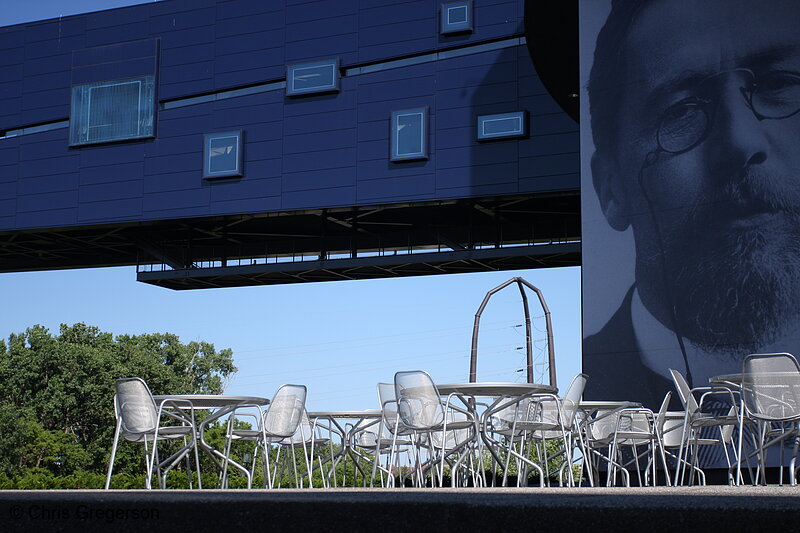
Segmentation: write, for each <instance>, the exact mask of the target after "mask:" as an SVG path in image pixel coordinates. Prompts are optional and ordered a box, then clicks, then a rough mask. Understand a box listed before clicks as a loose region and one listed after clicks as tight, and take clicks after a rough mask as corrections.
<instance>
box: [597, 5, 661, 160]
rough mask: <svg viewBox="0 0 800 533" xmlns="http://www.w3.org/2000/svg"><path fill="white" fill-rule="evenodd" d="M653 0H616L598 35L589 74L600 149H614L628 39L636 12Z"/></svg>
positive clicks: (598, 148)
mask: <svg viewBox="0 0 800 533" xmlns="http://www.w3.org/2000/svg"><path fill="white" fill-rule="evenodd" d="M651 1H652V0H613V2H612V4H611V13H610V14H609V15H608V18H607V19H606V23H605V24H604V25H603V28H602V29H601V30H600V33H599V34H598V36H597V43H596V45H595V49H594V61H593V63H592V71H591V73H590V75H589V86H588V87H587V89H588V92H589V112H590V113H591V126H592V137H593V138H594V145H595V150H597V151H598V152H601V151H606V150H610V149H612V148H614V143H615V142H616V138H617V135H618V134H619V110H620V107H621V105H622V104H621V100H622V98H623V94H622V92H623V91H621V90H620V81H621V80H622V78H623V76H624V75H625V72H624V68H625V66H624V61H625V57H624V56H625V40H626V37H627V36H628V32H629V31H630V29H631V24H632V23H633V20H634V18H636V15H637V14H638V13H639V11H641V9H642V7H643V6H645V5H646V4H648V3H650V2H651Z"/></svg>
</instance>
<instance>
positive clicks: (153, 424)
mask: <svg viewBox="0 0 800 533" xmlns="http://www.w3.org/2000/svg"><path fill="white" fill-rule="evenodd" d="M115 388H116V395H115V396H114V411H115V413H116V418H117V423H116V429H115V431H114V444H113V446H112V448H111V460H110V462H109V465H108V474H107V475H106V484H105V488H106V489H108V488H109V487H110V486H111V473H112V471H113V468H114V459H115V458H116V454H117V445H118V444H119V439H120V437H122V438H124V439H125V440H127V441H130V442H141V443H143V444H144V451H145V463H146V477H145V487H146V488H148V489H151V488H152V477H153V474H156V475H157V476H158V484H159V488H162V489H163V488H166V483H167V474H168V473H169V471H170V470H171V469H172V468H173V467H175V466H176V465H177V464H178V463H179V462H180V461H181V460H182V459H184V458H185V459H186V470H187V473H188V475H189V488H191V487H192V471H191V467H190V464H189V463H190V461H189V457H188V456H189V452H191V451H192V450H193V451H194V459H195V465H196V467H197V483H198V486H199V487H200V488H202V481H201V479H200V456H199V454H198V450H197V425H196V423H195V419H194V408H193V406H192V402H190V401H188V400H177V399H166V400H163V401H162V402H161V403H160V404H158V405H156V403H155V401H154V400H153V395H152V393H151V392H150V389H149V388H148V386H147V383H145V382H144V380H143V379H141V378H123V379H118V380H116V383H115ZM164 422H171V424H165V423H164ZM176 424H177V425H176ZM178 439H182V440H183V446H182V447H180V448H179V449H178V450H177V451H175V452H174V453H172V454H171V455H170V456H169V457H167V458H166V459H163V460H162V459H160V458H159V454H158V443H159V442H163V441H174V440H178ZM148 448H149V449H148Z"/></svg>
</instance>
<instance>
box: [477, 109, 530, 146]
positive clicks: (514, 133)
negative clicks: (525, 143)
mask: <svg viewBox="0 0 800 533" xmlns="http://www.w3.org/2000/svg"><path fill="white" fill-rule="evenodd" d="M527 126H528V113H527V112H526V111H515V112H513V113H500V114H498V115H481V116H479V117H478V140H479V141H488V140H492V139H510V138H514V137H525V136H526V135H527V134H528V128H527Z"/></svg>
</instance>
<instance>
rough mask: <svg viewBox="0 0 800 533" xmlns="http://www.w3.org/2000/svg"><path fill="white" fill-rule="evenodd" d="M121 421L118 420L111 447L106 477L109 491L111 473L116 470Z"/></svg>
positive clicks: (106, 487)
mask: <svg viewBox="0 0 800 533" xmlns="http://www.w3.org/2000/svg"><path fill="white" fill-rule="evenodd" d="M120 425H121V421H120V419H119V418H117V429H115V430H114V445H113V446H112V447H111V461H110V462H109V463H108V474H107V475H106V486H105V489H106V490H108V489H109V487H111V471H112V470H113V469H114V458H115V457H116V455H117V444H119V432H120Z"/></svg>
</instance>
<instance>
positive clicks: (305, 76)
mask: <svg viewBox="0 0 800 533" xmlns="http://www.w3.org/2000/svg"><path fill="white" fill-rule="evenodd" d="M338 90H339V60H338V59H326V60H325V61H314V62H312V63H301V64H297V65H289V66H287V67H286V94H287V95H289V96H298V95H301V94H311V93H326V92H334V91H338Z"/></svg>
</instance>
